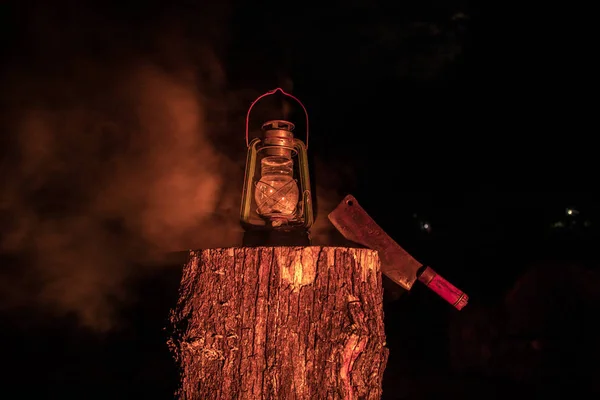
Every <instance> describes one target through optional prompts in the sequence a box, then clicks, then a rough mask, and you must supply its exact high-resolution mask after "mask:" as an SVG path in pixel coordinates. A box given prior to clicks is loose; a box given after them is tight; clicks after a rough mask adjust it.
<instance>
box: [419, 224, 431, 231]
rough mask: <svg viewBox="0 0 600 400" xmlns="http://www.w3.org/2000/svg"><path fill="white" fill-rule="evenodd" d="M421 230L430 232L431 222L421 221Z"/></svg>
mask: <svg viewBox="0 0 600 400" xmlns="http://www.w3.org/2000/svg"><path fill="white" fill-rule="evenodd" d="M421 230H423V231H425V232H427V233H429V232H431V224H429V222H421Z"/></svg>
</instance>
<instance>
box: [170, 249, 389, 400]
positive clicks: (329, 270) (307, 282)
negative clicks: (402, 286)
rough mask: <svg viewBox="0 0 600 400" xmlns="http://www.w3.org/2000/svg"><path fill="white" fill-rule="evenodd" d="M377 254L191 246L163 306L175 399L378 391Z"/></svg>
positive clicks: (381, 335)
mask: <svg viewBox="0 0 600 400" xmlns="http://www.w3.org/2000/svg"><path fill="white" fill-rule="evenodd" d="M382 296H383V293H382V286H381V273H380V262H379V258H378V255H377V253H376V252H375V251H372V250H369V249H356V248H345V247H256V248H246V247H244V248H224V249H209V250H202V251H192V252H191V253H190V257H189V260H188V262H187V264H186V265H185V267H184V271H183V277H182V281H181V287H180V297H179V301H178V304H177V307H175V308H174V309H173V310H172V313H171V322H172V323H173V329H174V334H173V337H172V340H171V341H170V343H169V344H170V346H171V349H172V351H173V353H174V354H175V358H176V360H177V362H178V364H179V366H180V368H181V384H180V390H179V393H178V395H179V397H180V398H182V399H253V400H255V399H311V400H312V399H379V398H380V397H381V384H382V378H383V371H384V368H385V365H386V362H387V356H388V349H387V348H386V347H385V344H386V343H385V332H384V325H383V307H382V299H383V297H382Z"/></svg>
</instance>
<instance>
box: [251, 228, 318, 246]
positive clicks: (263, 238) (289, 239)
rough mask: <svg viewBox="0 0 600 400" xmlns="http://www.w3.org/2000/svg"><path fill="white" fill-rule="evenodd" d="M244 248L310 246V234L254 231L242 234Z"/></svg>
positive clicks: (297, 231) (303, 231) (303, 232)
mask: <svg viewBox="0 0 600 400" xmlns="http://www.w3.org/2000/svg"><path fill="white" fill-rule="evenodd" d="M242 243H243V246H244V247H258V246H310V234H309V233H308V231H305V230H296V231H289V232H284V231H273V230H256V231H252V230H249V231H246V232H244V237H243V239H242Z"/></svg>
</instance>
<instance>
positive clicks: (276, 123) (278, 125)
mask: <svg viewBox="0 0 600 400" xmlns="http://www.w3.org/2000/svg"><path fill="white" fill-rule="evenodd" d="M294 128H296V125H294V124H292V123H291V122H289V121H286V120H283V119H274V120H271V121H267V122H265V123H264V124H262V130H263V131H268V130H271V129H283V130H286V131H290V132H292V131H293V130H294Z"/></svg>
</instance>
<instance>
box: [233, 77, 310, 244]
mask: <svg viewBox="0 0 600 400" xmlns="http://www.w3.org/2000/svg"><path fill="white" fill-rule="evenodd" d="M277 92H281V93H282V94H283V95H284V96H287V97H289V98H291V99H293V100H295V101H296V102H297V103H298V104H300V106H301V107H302V110H303V111H304V114H305V116H306V144H305V143H304V142H302V141H301V140H300V139H297V138H295V137H294V128H295V125H294V124H293V123H291V122H289V121H285V120H280V119H277V120H270V121H266V122H264V123H263V124H262V137H257V138H254V139H252V141H250V142H249V141H248V139H249V138H248V134H249V125H250V113H251V111H252V108H253V107H254V105H255V104H256V103H258V102H259V101H260V100H261V99H263V98H264V97H266V96H270V95H273V94H275V93H277ZM246 145H247V147H248V156H247V158H246V174H245V178H244V189H243V193H242V204H241V210H240V219H241V224H242V227H243V228H244V231H245V234H244V245H245V246H256V245H288V246H293V245H294V246H302V245H309V244H310V236H309V228H310V226H311V225H312V223H313V208H312V199H311V196H312V193H311V187H310V177H309V170H308V157H307V148H308V113H307V112H306V108H305V107H304V105H303V104H302V103H301V102H300V100H298V99H297V98H296V97H294V96H292V95H290V94H288V93H286V92H284V91H283V90H282V89H281V88H277V89H274V90H271V91H269V92H267V93H265V94H263V95H261V96H259V97H258V98H257V99H256V100H254V102H253V103H252V104H251V105H250V108H249V109H248V113H247V115H246Z"/></svg>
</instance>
